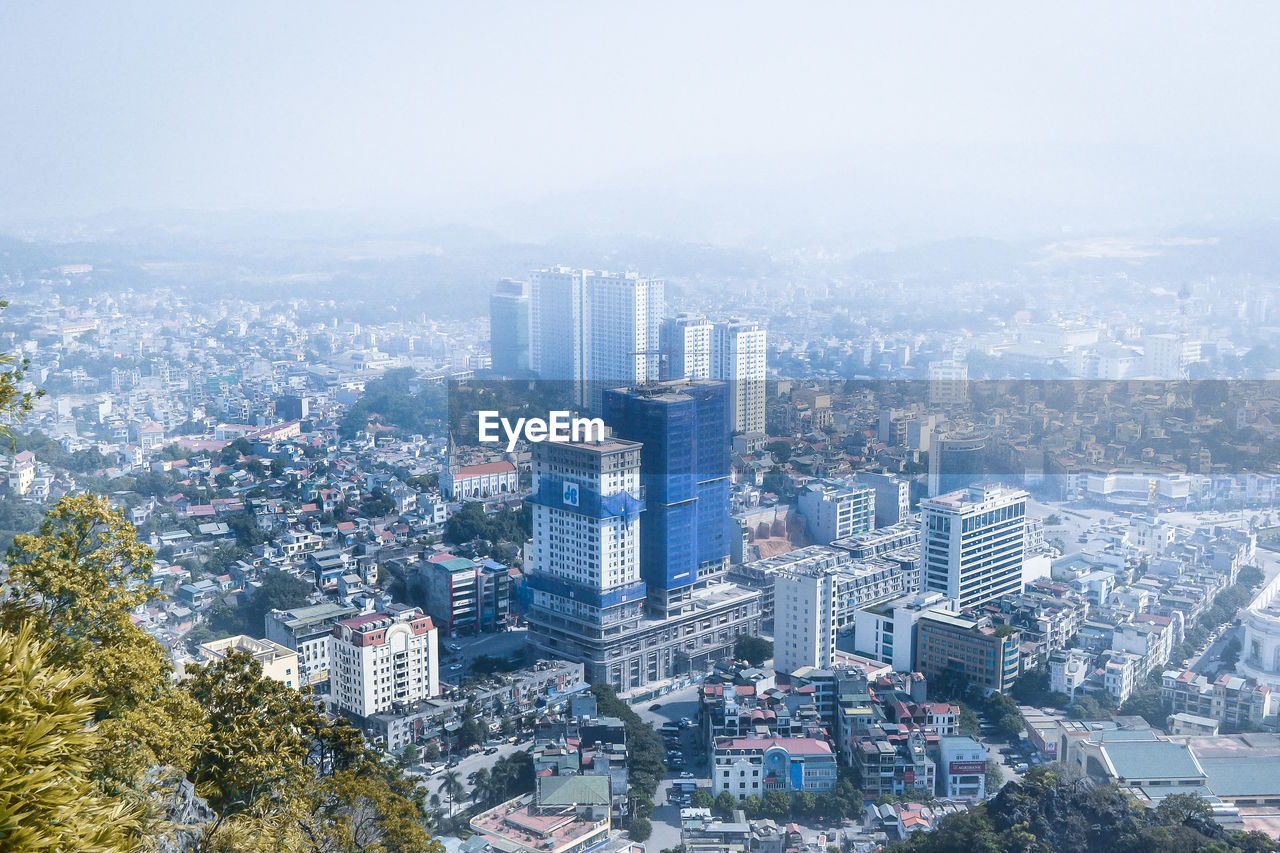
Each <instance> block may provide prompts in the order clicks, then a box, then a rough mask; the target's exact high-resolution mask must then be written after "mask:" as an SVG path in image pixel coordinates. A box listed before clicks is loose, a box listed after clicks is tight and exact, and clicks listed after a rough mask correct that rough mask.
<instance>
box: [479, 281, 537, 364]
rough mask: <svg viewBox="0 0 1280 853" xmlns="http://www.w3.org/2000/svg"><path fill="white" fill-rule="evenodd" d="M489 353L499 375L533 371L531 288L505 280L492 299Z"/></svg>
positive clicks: (522, 283)
mask: <svg viewBox="0 0 1280 853" xmlns="http://www.w3.org/2000/svg"><path fill="white" fill-rule="evenodd" d="M489 353H490V355H491V356H492V359H493V361H492V364H491V365H490V366H491V367H492V368H493V371H494V372H495V373H498V374H501V375H503V376H519V375H521V374H525V373H528V371H529V285H528V284H527V283H526V282H523V281H512V280H511V279H503V280H502V281H500V282H498V286H497V287H496V288H494V291H493V295H492V296H490V297H489Z"/></svg>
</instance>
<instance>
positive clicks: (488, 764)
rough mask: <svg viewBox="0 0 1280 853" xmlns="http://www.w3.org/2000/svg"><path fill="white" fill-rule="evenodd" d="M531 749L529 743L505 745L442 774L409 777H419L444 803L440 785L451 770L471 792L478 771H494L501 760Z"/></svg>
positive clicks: (417, 774) (475, 756)
mask: <svg viewBox="0 0 1280 853" xmlns="http://www.w3.org/2000/svg"><path fill="white" fill-rule="evenodd" d="M529 747H530V744H527V743H517V744H509V743H504V744H502V745H501V746H499V747H498V751H497V752H496V753H494V754H493V755H485V754H484V753H483V752H477V753H476V754H475V755H470V756H467V757H466V758H464V759H462V760H461V761H459V762H458V766H457V767H451V768H446V769H445V770H442V771H441V772H439V773H436V774H434V775H429V776H428V775H423V774H421V773H407V775H411V776H417V777H418V778H419V779H420V780H421V781H420V783H419V784H421V785H423V786H424V787H425V788H426V789H427V790H428V791H430V792H431V793H433V794H440V799H441V800H442V801H443V800H444V794H442V793H441V792H440V783H441V782H442V781H443V780H444V776H445V773H447V772H448V771H449V770H453V771H454V772H455V773H457V774H458V780H459V781H460V782H462V785H463V787H464V788H466V789H467V790H468V791H470V790H471V787H472V786H471V783H470V779H471V775H472V774H473V773H475V772H476V771H477V770H480V769H481V768H484V769H486V770H492V769H493V765H495V764H497V763H498V759H499V758H505V757H506V756H508V755H511V754H513V753H516V752H520V751H521V750H525V749H529ZM442 760H443V759H442ZM463 805H464V804H463V803H458V804H456V806H457V808H461V807H462V806H463ZM456 810H457V809H456V808H455V811H456Z"/></svg>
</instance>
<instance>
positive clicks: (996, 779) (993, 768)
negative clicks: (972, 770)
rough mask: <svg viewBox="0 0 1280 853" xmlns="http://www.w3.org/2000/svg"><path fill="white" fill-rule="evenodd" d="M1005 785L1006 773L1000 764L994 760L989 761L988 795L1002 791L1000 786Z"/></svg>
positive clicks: (989, 759)
mask: <svg viewBox="0 0 1280 853" xmlns="http://www.w3.org/2000/svg"><path fill="white" fill-rule="evenodd" d="M1003 784H1004V771H1003V770H1001V769H1000V762H998V761H996V760H995V759H994V758H988V759H987V793H988V794H993V793H995V792H996V791H998V790H1000V786H1001V785H1003Z"/></svg>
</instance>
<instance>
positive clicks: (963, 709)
mask: <svg viewBox="0 0 1280 853" xmlns="http://www.w3.org/2000/svg"><path fill="white" fill-rule="evenodd" d="M957 727H958V729H959V731H960V734H962V735H968V736H969V737H977V736H978V734H979V733H980V732H981V731H982V721H981V720H979V719H978V715H977V714H976V713H974V711H973V709H972V708H970V707H969V706H968V705H966V704H964V703H963V702H961V703H960V714H959V716H958V718H957Z"/></svg>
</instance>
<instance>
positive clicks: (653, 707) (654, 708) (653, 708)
mask: <svg viewBox="0 0 1280 853" xmlns="http://www.w3.org/2000/svg"><path fill="white" fill-rule="evenodd" d="M649 710H650V711H661V710H662V706H661V705H659V704H657V703H654V704H652V705H650V706H649Z"/></svg>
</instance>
